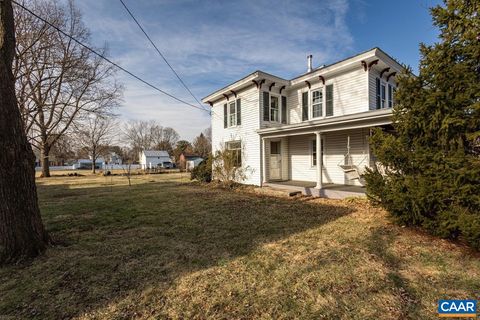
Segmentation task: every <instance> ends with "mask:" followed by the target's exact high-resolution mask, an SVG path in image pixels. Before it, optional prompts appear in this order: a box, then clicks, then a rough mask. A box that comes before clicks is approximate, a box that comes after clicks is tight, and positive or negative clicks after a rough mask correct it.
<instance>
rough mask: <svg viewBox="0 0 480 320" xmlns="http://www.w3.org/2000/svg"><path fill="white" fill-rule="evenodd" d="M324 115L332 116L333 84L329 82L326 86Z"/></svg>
mask: <svg viewBox="0 0 480 320" xmlns="http://www.w3.org/2000/svg"><path fill="white" fill-rule="evenodd" d="M326 90H327V93H326V96H327V97H326V100H327V101H326V112H325V113H326V116H327V117H330V116H333V84H329V85H328V86H327V88H326Z"/></svg>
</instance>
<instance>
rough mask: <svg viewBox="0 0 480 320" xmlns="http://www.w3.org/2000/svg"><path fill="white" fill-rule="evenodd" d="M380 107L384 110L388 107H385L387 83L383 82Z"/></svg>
mask: <svg viewBox="0 0 480 320" xmlns="http://www.w3.org/2000/svg"><path fill="white" fill-rule="evenodd" d="M380 99H381V100H380V101H381V103H380V107H381V108H382V109H383V108H385V107H386V105H385V100H386V86H385V83H384V82H382V84H381V85H380Z"/></svg>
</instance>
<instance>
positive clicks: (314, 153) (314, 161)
mask: <svg viewBox="0 0 480 320" xmlns="http://www.w3.org/2000/svg"><path fill="white" fill-rule="evenodd" d="M311 143H312V166H313V167H315V166H317V140H312V142H311ZM324 145H325V141H324V140H323V138H322V148H321V150H320V151H321V154H320V159H321V161H322V166H323V146H324Z"/></svg>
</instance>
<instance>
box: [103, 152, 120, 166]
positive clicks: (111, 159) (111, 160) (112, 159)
mask: <svg viewBox="0 0 480 320" xmlns="http://www.w3.org/2000/svg"><path fill="white" fill-rule="evenodd" d="M106 160H107V163H108V164H119V165H120V164H122V158H121V157H120V156H119V155H118V154H116V153H115V152H110V154H108V156H107V158H106Z"/></svg>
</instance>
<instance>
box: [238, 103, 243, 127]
mask: <svg viewBox="0 0 480 320" xmlns="http://www.w3.org/2000/svg"><path fill="white" fill-rule="evenodd" d="M241 109H242V108H241V106H240V99H237V126H239V125H241V124H242V121H241Z"/></svg>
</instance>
